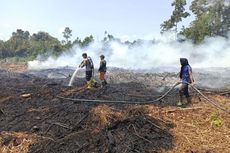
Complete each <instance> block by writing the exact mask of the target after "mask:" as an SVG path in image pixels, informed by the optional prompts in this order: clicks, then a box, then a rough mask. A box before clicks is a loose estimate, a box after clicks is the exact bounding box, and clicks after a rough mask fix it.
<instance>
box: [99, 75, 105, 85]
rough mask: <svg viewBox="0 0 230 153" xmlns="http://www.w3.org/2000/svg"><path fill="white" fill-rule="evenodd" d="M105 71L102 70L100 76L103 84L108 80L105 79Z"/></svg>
mask: <svg viewBox="0 0 230 153" xmlns="http://www.w3.org/2000/svg"><path fill="white" fill-rule="evenodd" d="M105 73H106V72H100V76H99V78H100V80H101V82H102V85H103V86H104V85H106V84H107V82H106V80H105Z"/></svg>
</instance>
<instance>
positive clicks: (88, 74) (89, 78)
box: [85, 70, 93, 81]
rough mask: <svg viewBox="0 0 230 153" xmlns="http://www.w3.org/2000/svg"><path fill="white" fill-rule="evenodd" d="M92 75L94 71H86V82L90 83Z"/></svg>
mask: <svg viewBox="0 0 230 153" xmlns="http://www.w3.org/2000/svg"><path fill="white" fill-rule="evenodd" d="M92 75H93V71H92V70H89V71H85V78H86V81H90V80H91V78H92Z"/></svg>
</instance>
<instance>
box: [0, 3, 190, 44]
mask: <svg viewBox="0 0 230 153" xmlns="http://www.w3.org/2000/svg"><path fill="white" fill-rule="evenodd" d="M171 2H172V0H0V6H1V9H0V39H3V40H6V39H8V38H9V37H10V36H11V34H12V32H14V31H16V29H22V30H28V31H29V32H30V33H31V34H32V33H36V32H38V31H46V32H48V33H50V34H51V35H52V36H54V37H57V38H59V39H63V35H62V31H63V30H64V28H65V27H67V26H68V27H70V29H72V30H73V32H72V34H73V36H72V39H75V38H76V37H80V38H84V37H85V36H88V35H90V34H92V35H93V36H94V37H95V39H101V38H102V37H103V35H104V32H105V31H108V33H110V34H113V35H114V36H117V37H123V38H125V37H131V38H150V37H153V35H156V34H159V31H160V24H161V23H162V22H163V21H165V20H167V19H168V18H169V17H170V15H171V13H172V9H173V8H172V7H171ZM188 3H189V4H190V3H191V0H188ZM190 21H191V19H187V20H184V22H183V24H184V25H188V23H189V22H190Z"/></svg>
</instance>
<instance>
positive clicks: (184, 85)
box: [179, 83, 190, 98]
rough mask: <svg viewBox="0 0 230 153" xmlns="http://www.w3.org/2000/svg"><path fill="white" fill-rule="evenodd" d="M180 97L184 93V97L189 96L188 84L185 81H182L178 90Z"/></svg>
mask: <svg viewBox="0 0 230 153" xmlns="http://www.w3.org/2000/svg"><path fill="white" fill-rule="evenodd" d="M179 93H180V97H182V96H183V95H185V97H186V98H189V97H190V96H189V92H188V84H187V83H182V85H181V87H180V90H179Z"/></svg>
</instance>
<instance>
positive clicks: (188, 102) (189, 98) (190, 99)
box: [186, 97, 192, 105]
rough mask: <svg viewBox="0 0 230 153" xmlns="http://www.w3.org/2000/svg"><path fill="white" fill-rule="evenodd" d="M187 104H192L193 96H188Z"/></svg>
mask: <svg viewBox="0 0 230 153" xmlns="http://www.w3.org/2000/svg"><path fill="white" fill-rule="evenodd" d="M186 99H187V105H190V104H191V103H192V97H187V98H186Z"/></svg>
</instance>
